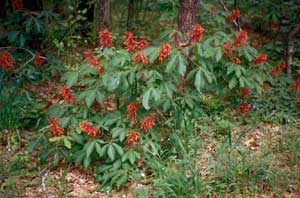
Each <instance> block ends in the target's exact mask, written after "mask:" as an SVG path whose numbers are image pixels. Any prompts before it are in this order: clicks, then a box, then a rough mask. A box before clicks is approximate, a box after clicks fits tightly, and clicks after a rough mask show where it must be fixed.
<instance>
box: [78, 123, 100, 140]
mask: <svg viewBox="0 0 300 198" xmlns="http://www.w3.org/2000/svg"><path fill="white" fill-rule="evenodd" d="M79 128H80V130H82V131H83V132H86V133H87V134H89V135H90V136H92V137H96V135H97V134H100V133H101V130H99V129H97V127H96V126H93V125H91V124H90V123H88V122H86V121H82V122H80V124H79Z"/></svg>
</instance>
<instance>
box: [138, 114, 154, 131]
mask: <svg viewBox="0 0 300 198" xmlns="http://www.w3.org/2000/svg"><path fill="white" fill-rule="evenodd" d="M154 119H155V117H154V115H149V116H147V117H145V118H144V119H143V120H142V121H141V129H144V130H145V131H149V130H150V129H152V127H153V126H154Z"/></svg>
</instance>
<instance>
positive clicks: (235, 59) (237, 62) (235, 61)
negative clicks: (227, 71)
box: [233, 58, 242, 65]
mask: <svg viewBox="0 0 300 198" xmlns="http://www.w3.org/2000/svg"><path fill="white" fill-rule="evenodd" d="M233 63H234V64H237V65H240V64H241V63H242V61H241V60H240V59H239V58H234V59H233Z"/></svg>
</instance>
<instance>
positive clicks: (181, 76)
mask: <svg viewBox="0 0 300 198" xmlns="http://www.w3.org/2000/svg"><path fill="white" fill-rule="evenodd" d="M180 80H181V82H182V84H183V85H186V84H187V81H186V79H185V77H184V76H183V75H180Z"/></svg>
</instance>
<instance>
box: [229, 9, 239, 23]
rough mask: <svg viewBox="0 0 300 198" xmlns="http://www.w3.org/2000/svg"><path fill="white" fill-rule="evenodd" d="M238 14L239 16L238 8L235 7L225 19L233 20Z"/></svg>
mask: <svg viewBox="0 0 300 198" xmlns="http://www.w3.org/2000/svg"><path fill="white" fill-rule="evenodd" d="M239 16H240V10H239V9H237V8H236V9H234V10H233V11H232V13H231V15H229V16H228V17H227V20H228V21H235V20H236V19H237V18H238V17H239Z"/></svg>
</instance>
